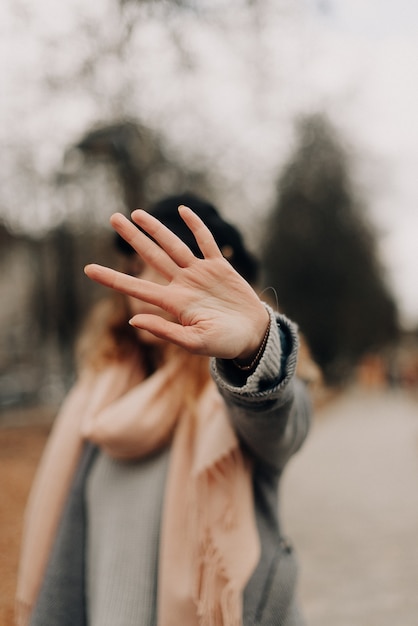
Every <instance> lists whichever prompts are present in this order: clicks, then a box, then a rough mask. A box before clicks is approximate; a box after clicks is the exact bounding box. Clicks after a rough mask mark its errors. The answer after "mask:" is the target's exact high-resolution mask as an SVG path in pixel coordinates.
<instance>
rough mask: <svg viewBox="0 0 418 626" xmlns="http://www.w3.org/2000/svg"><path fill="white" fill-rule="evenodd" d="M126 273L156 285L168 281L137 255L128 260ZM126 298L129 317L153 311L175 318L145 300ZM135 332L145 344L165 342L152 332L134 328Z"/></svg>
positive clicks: (167, 318) (165, 317) (171, 319)
mask: <svg viewBox="0 0 418 626" xmlns="http://www.w3.org/2000/svg"><path fill="white" fill-rule="evenodd" d="M128 273H129V274H131V275H132V276H136V277H137V278H142V279H144V280H148V281H150V282H152V283H157V284H158V285H166V284H167V283H168V281H167V280H166V279H165V278H164V277H163V276H161V274H159V273H158V272H157V271H156V270H155V269H154V268H153V267H151V266H150V265H148V264H147V263H145V262H144V261H142V259H140V258H139V257H137V256H135V257H134V258H133V259H132V261H130V263H129V268H128ZM126 300H127V304H128V311H129V315H130V317H133V316H134V315H138V314H139V313H151V314H152V313H155V314H157V315H159V316H160V317H162V318H164V319H166V320H170V321H175V318H174V317H172V316H171V315H170V314H169V313H167V312H166V311H164V310H163V309H160V308H159V307H157V306H154V305H153V304H148V303H147V302H143V301H142V300H138V299H137V298H133V297H132V296H126ZM135 332H136V333H137V335H138V338H139V339H140V341H141V342H142V343H145V344H147V345H161V344H164V343H165V341H164V340H163V339H160V338H159V337H155V336H154V335H153V334H152V333H149V332H148V331H146V330H142V329H141V328H137V329H135Z"/></svg>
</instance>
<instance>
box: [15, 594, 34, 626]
mask: <svg viewBox="0 0 418 626" xmlns="http://www.w3.org/2000/svg"><path fill="white" fill-rule="evenodd" d="M31 611H32V608H31V606H30V604H27V603H26V602H23V601H22V600H16V602H15V610H14V623H15V625H16V626H28V624H29V619H30V614H31Z"/></svg>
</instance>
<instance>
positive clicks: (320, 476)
mask: <svg viewBox="0 0 418 626" xmlns="http://www.w3.org/2000/svg"><path fill="white" fill-rule="evenodd" d="M282 499H283V514H282V516H283V521H284V525H285V530H286V532H287V533H288V534H289V535H290V536H291V537H292V539H293V541H294V543H295V544H296V548H297V550H298V553H299V559H300V562H301V597H302V602H303V605H304V607H305V614H306V617H307V619H308V626H417V625H418V400H417V399H416V398H415V400H414V399H413V398H412V397H410V396H407V395H405V394H403V393H402V392H375V391H373V392H368V393H366V392H364V391H360V390H354V391H351V392H349V393H347V394H345V395H344V396H342V397H341V398H339V399H338V400H336V401H334V402H333V403H331V404H330V405H328V406H327V408H326V409H324V410H322V411H321V412H319V413H318V416H317V417H316V418H315V423H314V426H313V429H312V431H311V434H310V437H309V439H308V440H307V442H306V444H305V446H304V448H303V449H302V450H301V451H300V452H299V453H298V455H297V456H295V458H294V459H293V460H292V462H291V463H290V465H289V467H288V470H287V473H286V476H285V478H284V484H283V488H282Z"/></svg>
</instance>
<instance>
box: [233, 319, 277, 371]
mask: <svg viewBox="0 0 418 626" xmlns="http://www.w3.org/2000/svg"><path fill="white" fill-rule="evenodd" d="M270 326H271V319H270V318H269V323H268V326H267V330H266V332H265V334H264V337H263V341H262V342H261V345H260V347H259V349H258V350H257V354H256V355H255V357H254V358H253V360H252V361H251V363H249V364H248V365H241V364H240V363H238V361H236V359H232V362H233V364H234V365H235V366H236V367H238V369H240V370H242V371H243V372H248V371H249V370H252V369H254V367H255V366H256V365H257V363H258V361H259V360H260V358H261V355H262V354H263V352H264V348H265V347H266V344H267V339H268V336H269V333H270Z"/></svg>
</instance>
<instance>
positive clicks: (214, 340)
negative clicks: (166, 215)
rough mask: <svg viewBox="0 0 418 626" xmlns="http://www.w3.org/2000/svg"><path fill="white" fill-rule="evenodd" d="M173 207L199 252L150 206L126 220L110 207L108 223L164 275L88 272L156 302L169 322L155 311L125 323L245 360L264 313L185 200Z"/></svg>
mask: <svg viewBox="0 0 418 626" xmlns="http://www.w3.org/2000/svg"><path fill="white" fill-rule="evenodd" d="M179 212H180V215H181V217H182V219H183V220H184V222H185V223H186V224H187V226H188V227H189V228H190V230H191V231H192V233H193V235H194V237H195V239H196V242H197V244H198V246H199V248H200V250H201V252H202V254H203V257H204V258H203V259H200V258H197V257H196V256H195V255H194V254H193V252H192V251H191V250H190V248H188V246H187V245H186V244H185V243H183V242H182V241H181V239H179V238H178V237H177V236H176V235H175V234H174V233H172V232H171V231H170V230H169V229H168V228H166V227H165V226H164V225H163V224H161V222H159V221H158V220H157V219H156V218H154V217H153V216H152V215H150V214H149V213H147V212H145V211H142V210H137V211H134V212H133V213H132V219H133V221H134V222H135V223H136V224H137V225H138V226H140V227H141V228H142V229H143V230H144V231H145V232H146V233H148V234H149V235H150V237H152V239H150V238H149V237H148V236H147V235H145V234H144V233H143V232H141V231H140V230H138V229H137V228H136V227H135V226H134V225H133V224H132V223H131V222H130V221H129V220H128V219H127V218H126V217H124V216H123V215H121V214H119V213H116V214H114V215H113V216H112V218H111V224H112V226H113V228H114V229H115V230H116V231H117V232H118V233H119V235H120V236H121V237H123V238H124V239H125V240H126V241H127V242H128V243H129V244H130V245H131V246H132V247H133V248H134V249H135V250H136V252H137V253H138V254H139V255H140V256H141V258H142V259H143V260H144V261H145V262H146V263H147V264H148V265H149V266H151V267H152V268H154V269H155V270H156V271H157V272H158V273H159V274H160V275H161V276H163V277H164V278H165V280H166V284H164V285H162V284H159V283H154V282H151V281H148V280H144V279H141V278H136V277H133V276H129V275H126V274H123V273H121V272H117V271H115V270H113V269H110V268H107V267H103V266H99V265H94V264H93V265H88V266H86V268H85V272H86V274H87V276H88V277H89V278H91V279H93V280H95V281H97V282H99V283H101V284H102V285H105V286H107V287H111V288H112V289H116V290H117V291H120V292H122V293H124V294H126V295H128V296H133V297H135V298H138V299H140V300H142V301H144V302H147V303H149V304H152V305H155V306H157V307H159V308H160V309H163V310H164V311H166V312H168V313H169V314H170V315H171V316H172V317H173V318H174V319H175V321H169V320H167V319H165V318H164V317H162V316H160V315H158V314H155V313H153V314H149V313H143V314H139V315H135V316H134V317H133V318H132V320H130V323H131V324H132V325H133V326H135V327H137V328H141V329H143V330H147V331H149V332H151V333H153V334H154V335H156V336H157V337H160V338H162V339H164V340H166V341H169V342H172V343H175V344H177V345H179V346H182V347H183V348H185V349H187V350H189V351H190V352H194V353H197V354H204V355H208V356H215V357H218V358H225V359H242V360H246V359H250V358H251V357H252V356H253V355H254V354H255V353H256V352H257V349H258V347H259V346H260V344H261V342H262V339H263V336H264V334H265V331H266V328H267V326H268V322H269V316H268V313H267V311H266V309H265V307H264V305H263V303H262V302H261V301H260V299H259V297H258V296H257V294H256V293H255V291H254V290H253V288H252V287H251V286H250V285H249V284H248V283H247V282H246V281H245V280H244V279H243V278H242V277H241V276H240V275H239V274H238V273H237V272H236V271H235V270H234V268H233V267H232V266H231V265H230V263H229V262H228V261H227V260H226V259H225V258H224V257H223V256H222V253H221V251H220V250H219V248H218V246H217V244H216V242H215V240H214V238H213V236H212V234H211V232H210V231H209V229H208V228H207V227H206V226H205V224H204V223H203V222H202V220H201V219H200V218H199V217H198V216H197V215H196V214H195V213H193V211H192V210H191V209H189V208H188V207H184V206H182V207H179Z"/></svg>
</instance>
